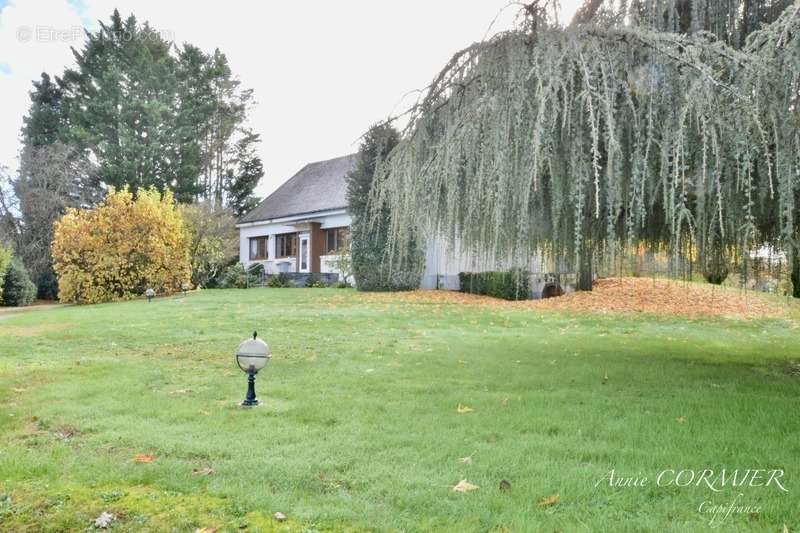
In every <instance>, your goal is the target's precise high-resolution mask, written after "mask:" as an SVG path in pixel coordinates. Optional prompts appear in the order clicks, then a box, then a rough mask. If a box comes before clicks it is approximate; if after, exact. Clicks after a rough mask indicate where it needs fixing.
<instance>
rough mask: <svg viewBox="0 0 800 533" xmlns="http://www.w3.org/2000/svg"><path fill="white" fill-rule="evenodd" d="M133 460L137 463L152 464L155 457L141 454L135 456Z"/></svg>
mask: <svg viewBox="0 0 800 533" xmlns="http://www.w3.org/2000/svg"><path fill="white" fill-rule="evenodd" d="M133 460H134V461H135V462H137V463H152V462H153V461H154V460H155V457H153V456H152V455H149V454H146V453H139V454H136V455H134V456H133Z"/></svg>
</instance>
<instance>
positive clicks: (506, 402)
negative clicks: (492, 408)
mask: <svg viewBox="0 0 800 533" xmlns="http://www.w3.org/2000/svg"><path fill="white" fill-rule="evenodd" d="M500 405H502V406H503V407H505V406H506V405H508V397H506V398H503V401H501V402H500Z"/></svg>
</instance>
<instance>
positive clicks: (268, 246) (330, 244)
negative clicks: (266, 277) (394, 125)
mask: <svg viewBox="0 0 800 533" xmlns="http://www.w3.org/2000/svg"><path fill="white" fill-rule="evenodd" d="M357 157H358V156H357V154H350V155H346V156H343V157H337V158H335V159H328V160H326V161H317V162H316V163H309V164H308V165H306V166H304V167H303V168H302V169H300V171H299V172H298V173H297V174H295V175H294V176H292V177H291V178H289V180H287V181H286V182H285V183H284V184H283V185H281V186H280V187H278V189H277V190H275V192H273V193H272V194H270V195H269V196H267V197H266V198H265V199H264V200H263V201H262V202H261V203H260V204H259V205H258V206H257V207H256V208H255V209H253V210H252V211H250V212H249V213H247V214H246V215H245V216H244V217H242V218H241V219H240V220H239V222H238V223H237V224H236V227H237V228H238V229H239V260H240V262H241V263H242V264H243V265H245V266H246V267H250V266H252V265H253V264H255V263H260V264H261V265H263V267H264V271H265V272H266V273H267V274H276V273H279V272H286V273H288V274H292V276H293V277H296V278H299V279H302V278H304V277H305V276H304V274H305V275H310V274H311V273H314V274H319V275H320V276H321V277H324V278H328V280H329V281H333V280H334V279H337V278H338V277H339V276H340V275H341V274H342V273H341V272H339V270H338V269H337V266H338V265H337V261H336V260H337V258H338V257H339V254H340V252H342V250H344V247H345V245H346V244H345V243H346V242H347V240H348V239H349V236H350V222H351V217H350V215H349V214H348V213H347V198H346V189H347V187H346V184H345V176H346V175H347V173H348V172H350V170H351V169H352V168H353V167H354V166H355V164H356V158H357ZM452 248H453V247H451V246H448V245H447V243H446V242H445V241H444V240H443V239H442V238H440V237H438V236H428V238H427V239H426V253H425V270H424V273H423V276H422V280H421V284H420V285H421V287H422V288H423V289H450V290H458V288H459V286H458V284H459V279H458V273H459V272H466V271H471V272H481V271H486V270H505V269H508V268H509V267H510V266H511V265H510V263H509V264H508V265H506V264H501V263H499V262H492V264H485V263H484V262H481V261H478V260H476V259H475V258H474V257H471V256H469V255H466V254H458V253H455V252H454V251H453V250H452ZM502 263H505V262H502ZM527 268H528V270H530V271H531V272H532V276H533V279H532V280H531V287H533V294H532V296H538V295H540V294H541V292H542V290H543V288H544V286H545V285H546V284H549V283H551V282H552V280H551V279H550V278H549V276H548V275H545V274H544V273H543V272H552V271H553V269H552V266H551V267H550V270H544V266H543V265H542V264H541V261H539V260H537V259H532V260H531V261H530V264H529V265H528V267H527Z"/></svg>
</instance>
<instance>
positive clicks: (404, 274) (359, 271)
mask: <svg viewBox="0 0 800 533" xmlns="http://www.w3.org/2000/svg"><path fill="white" fill-rule="evenodd" d="M399 142H400V133H399V132H398V131H397V130H396V129H395V128H393V127H392V126H391V125H389V124H377V125H375V126H372V127H371V128H370V129H369V131H367V133H366V134H365V135H364V139H363V141H362V142H361V146H360V148H359V151H358V159H357V161H356V165H355V168H353V170H351V171H350V172H349V173H348V174H347V176H346V178H345V180H346V183H347V203H348V211H349V212H350V216H351V217H352V221H351V223H350V235H351V239H350V241H351V242H350V254H351V268H352V271H353V277H354V278H355V281H356V288H358V289H359V290H362V291H385V290H408V289H414V288H416V287H417V286H418V285H419V276H420V272H419V269H420V266H421V263H420V260H419V257H417V256H416V255H415V254H414V253H413V249H414V248H415V246H416V243H415V242H414V241H413V240H412V241H411V242H409V243H407V246H408V248H409V249H411V250H412V251H411V253H408V254H404V255H403V263H402V264H400V265H391V264H390V263H389V261H390V260H391V254H390V253H389V251H390V250H389V248H390V247H391V242H390V240H389V237H390V230H389V228H390V225H391V220H390V218H389V215H390V213H389V211H388V210H386V209H383V210H380V211H377V212H371V211H370V203H371V201H372V199H373V194H374V192H373V186H374V183H375V176H376V172H377V169H378V168H379V167H380V166H381V165H382V164H383V162H384V161H385V160H386V158H387V157H388V155H389V153H391V151H392V150H393V149H394V148H395V146H397V144H398V143H399Z"/></svg>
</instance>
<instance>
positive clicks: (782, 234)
mask: <svg viewBox="0 0 800 533" xmlns="http://www.w3.org/2000/svg"><path fill="white" fill-rule="evenodd" d="M685 3H686V2H684V3H678V2H673V3H672V4H670V2H656V1H655V0H653V1H652V2H633V3H632V4H631V9H634V8H636V9H638V11H632V12H628V11H626V12H625V13H622V14H620V13H614V12H613V11H610V10H608V9H606V8H603V9H599V10H598V11H597V13H598V14H597V15H596V16H594V17H589V20H588V22H586V23H580V24H573V25H571V26H569V27H567V28H563V27H561V26H558V25H556V24H555V23H553V22H552V18H550V17H549V15H548V13H547V12H546V11H545V10H544V9H539V8H538V7H537V5H536V4H534V5H533V6H528V7H527V8H526V10H525V17H524V19H523V22H521V23H520V24H519V26H518V27H517V28H515V29H514V30H512V31H507V32H503V33H500V34H498V35H496V36H494V37H493V38H491V39H489V40H487V41H484V42H481V43H477V44H474V45H472V46H470V47H469V48H466V49H464V50H462V51H461V52H459V53H457V54H456V55H455V56H454V57H453V58H452V59H451V61H450V62H449V63H448V64H447V65H446V66H445V67H444V68H443V69H442V71H441V72H440V73H439V74H438V75H437V76H436V78H435V79H434V80H433V82H432V83H431V85H430V86H429V88H428V90H427V92H426V93H425V94H424V96H423V97H422V98H421V99H420V101H419V102H418V104H417V105H416V106H415V107H414V108H412V109H411V110H410V121H409V124H408V126H407V128H406V129H405V131H404V132H403V137H402V140H401V142H400V143H399V145H398V147H397V148H396V149H395V150H394V151H393V152H392V153H391V155H390V156H389V158H388V160H387V162H386V164H384V165H382V166H381V169H380V170H379V172H378V174H377V177H376V186H375V188H374V191H373V194H372V199H373V200H372V204H371V205H372V213H373V215H374V216H378V214H379V213H381V212H383V211H385V210H388V211H389V212H390V213H391V216H390V228H389V248H390V252H391V253H392V254H393V255H394V256H395V257H402V256H403V255H404V254H405V253H406V251H407V249H408V248H407V243H409V242H410V241H411V240H412V239H414V235H417V234H419V233H420V232H422V233H424V234H427V235H430V234H444V235H445V236H446V237H447V240H448V241H449V242H450V243H451V245H452V246H453V247H454V248H459V249H460V250H461V251H462V252H467V253H470V254H473V255H478V256H484V257H486V258H488V259H499V260H504V261H509V260H511V261H512V262H516V263H518V264H519V265H520V266H523V265H525V264H527V261H528V260H529V259H530V258H531V257H533V256H534V255H535V254H544V255H545V256H549V257H551V258H553V259H556V260H558V261H561V262H562V264H563V263H564V262H565V263H567V264H568V265H570V266H571V267H572V268H573V269H575V270H579V269H580V268H581V267H582V265H586V264H588V265H590V267H591V264H592V261H591V258H596V259H598V260H599V261H601V262H612V261H614V260H615V259H616V258H618V257H619V256H620V254H625V253H627V252H628V251H631V250H639V249H641V247H642V246H645V247H649V248H651V249H658V250H666V251H668V252H670V253H671V254H674V255H676V256H677V255H685V256H689V255H693V256H697V257H699V258H700V259H701V263H702V264H705V265H710V266H713V265H716V264H718V263H719V262H720V257H723V256H725V257H744V256H745V255H746V253H747V252H748V251H752V250H755V249H757V248H758V247H760V246H762V245H765V244H770V245H773V246H774V247H776V248H778V249H780V250H783V251H785V252H786V253H787V254H788V255H789V256H796V255H797V246H798V241H799V240H800V239H799V238H798V229H797V222H796V218H797V217H798V214H799V213H798V208H797V205H798V204H797V202H798V196H800V179H798V173H799V172H800V160H798V157H797V154H798V153H800V135H798V131H800V115H798V102H797V99H798V81H797V80H798V79H800V7H799V6H797V5H793V6H789V7H787V8H786V9H785V10H784V11H782V12H781V11H777V13H779V16H778V15H775V16H776V17H777V20H775V21H774V22H772V23H771V24H768V25H762V26H761V27H760V28H759V29H756V28H748V30H747V32H748V34H747V35H746V39H744V38H743V37H742V32H743V31H744V30H743V29H742V27H741V26H742V24H739V25H738V26H736V27H735V28H734V29H736V31H737V32H738V33H735V32H734V33H735V35H733V34H732V33H731V32H732V31H733V30H732V29H731V27H730V26H729V27H726V28H717V31H718V33H719V35H714V34H713V33H709V32H707V31H701V30H704V28H699V29H697V31H689V32H682V31H675V30H676V29H675V28H665V27H661V26H659V24H660V22H662V21H664V19H663V18H662V17H661V16H650V17H649V18H648V17H644V16H643V15H644V14H647V13H649V12H648V11H647V9H646V8H650V7H652V8H653V9H656V7H654V6H655V5H656V4H658V5H662V4H669V5H673V4H674V5H678V4H681V5H682V4H685ZM734 3H735V2H734ZM624 4H625V5H627V3H624ZM688 4H689V5H695V6H696V7H697V6H698V5H699V2H694V3H691V2H689V3H688ZM714 4H715V3H713V2H708V6H713V5H714ZM771 4H776V2H773V3H771ZM776 9H777V8H776ZM762 11H763V12H764V13H766V12H767V10H762ZM762 11H759V13H761V12H762ZM658 13H660V14H663V15H664V16H668V15H669V16H675V15H679V14H680V13H678V12H677V11H675V10H674V9H673V10H672V11H670V10H666V11H663V12H662V11H658V12H657V14H658ZM770 13H772V12H771V11H770ZM584 15H585V14H584ZM765 16H766V15H765ZM701 19H702V17H699V15H698V17H696V18H692V19H691V20H701ZM670 20H671V19H670ZM703 20H705V19H703ZM708 20H710V21H712V22H713V21H716V20H718V19H716V18H713V17H712V18H710V19H708ZM720 20H721V19H720ZM655 21H658V22H659V24H656V23H655ZM665 24H666V23H665ZM676 24H677V23H676ZM678 26H680V24H678ZM689 27H690V28H691V24H690V25H689ZM681 29H682V26H681V27H678V28H677V30H681ZM711 29H714V28H711ZM751 30H755V31H751ZM723 37H724V38H723ZM743 40H744V44H743V45H741V46H740V44H741V43H742V41H743ZM587 258H588V260H587ZM719 275H721V273H720V272H716V273H714V272H709V273H708V276H709V277H717V276H719Z"/></svg>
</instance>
